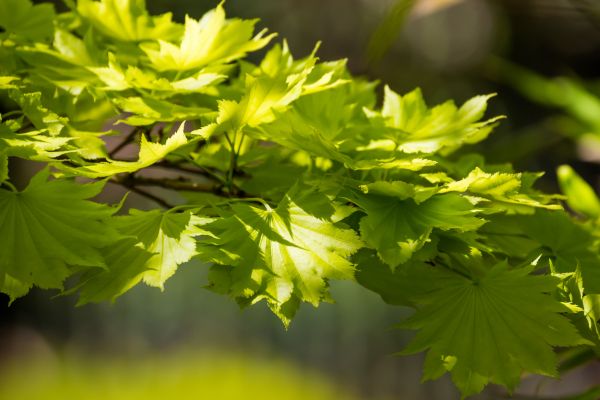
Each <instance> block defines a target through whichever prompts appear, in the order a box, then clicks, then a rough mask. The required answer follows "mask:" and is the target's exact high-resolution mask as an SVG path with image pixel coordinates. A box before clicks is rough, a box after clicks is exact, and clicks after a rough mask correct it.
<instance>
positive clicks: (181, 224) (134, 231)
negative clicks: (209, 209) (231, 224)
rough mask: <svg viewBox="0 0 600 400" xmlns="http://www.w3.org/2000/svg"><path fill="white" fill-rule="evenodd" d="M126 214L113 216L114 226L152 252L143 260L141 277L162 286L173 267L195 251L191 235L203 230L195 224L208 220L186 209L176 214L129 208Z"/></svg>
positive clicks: (149, 282)
mask: <svg viewBox="0 0 600 400" xmlns="http://www.w3.org/2000/svg"><path fill="white" fill-rule="evenodd" d="M129 214H130V215H128V216H124V217H117V221H116V222H115V223H116V226H118V227H119V230H120V231H121V232H122V233H123V234H125V235H131V236H134V237H136V238H137V239H138V240H139V242H140V243H141V244H142V247H143V248H144V249H145V250H147V251H148V252H150V253H152V254H153V255H152V257H151V258H150V259H148V261H147V262H146V267H147V271H146V272H145V273H144V275H143V280H144V282H146V283H147V284H148V285H150V286H156V287H159V288H161V289H162V288H163V287H164V283H165V281H166V280H167V279H168V278H170V277H171V276H172V275H173V274H174V273H175V271H176V270H177V267H178V266H179V265H181V264H183V263H185V262H187V261H189V260H190V259H191V258H192V257H193V256H195V255H196V254H197V252H196V240H195V239H194V237H195V236H198V235H202V234H204V233H205V232H204V231H203V230H202V229H201V228H200V227H199V225H200V224H206V223H208V222H210V219H207V218H201V217H198V216H195V215H192V214H191V213H190V212H184V213H179V214H176V213H164V212H161V211H160V210H152V211H139V210H130V211H129Z"/></svg>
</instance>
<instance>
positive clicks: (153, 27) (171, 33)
mask: <svg viewBox="0 0 600 400" xmlns="http://www.w3.org/2000/svg"><path fill="white" fill-rule="evenodd" d="M77 12H78V13H79V15H81V16H82V17H83V19H84V20H85V21H87V22H88V23H90V24H91V25H92V26H93V27H94V28H96V29H98V31H100V32H101V33H102V34H104V35H106V36H108V37H111V38H113V39H117V40H121V41H124V42H138V41H143V40H152V39H162V40H170V39H172V38H175V37H177V36H178V35H179V34H180V32H181V26H180V25H179V24H176V23H174V22H172V21H171V13H166V14H162V15H159V16H156V17H154V16H150V15H149V14H148V11H146V2H145V0H100V1H94V0H79V1H78V2H77Z"/></svg>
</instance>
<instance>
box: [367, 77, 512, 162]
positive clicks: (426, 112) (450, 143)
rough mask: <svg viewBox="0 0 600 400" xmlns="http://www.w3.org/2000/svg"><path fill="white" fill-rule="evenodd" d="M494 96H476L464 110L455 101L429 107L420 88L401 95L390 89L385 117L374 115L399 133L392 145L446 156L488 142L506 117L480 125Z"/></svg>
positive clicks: (385, 106) (399, 148)
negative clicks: (469, 146) (488, 101)
mask: <svg viewBox="0 0 600 400" xmlns="http://www.w3.org/2000/svg"><path fill="white" fill-rule="evenodd" d="M490 97H492V95H488V96H477V97H474V98H472V99H470V100H469V101H467V102H466V103H464V104H463V105H462V106H461V107H460V108H457V107H456V106H455V105H454V103H453V102H452V101H447V102H445V103H443V104H441V105H438V106H435V107H433V108H428V107H427V105H426V104H425V101H424V100H423V95H422V94H421V91H420V90H419V89H415V90H414V91H412V92H410V93H408V94H406V95H404V96H400V95H398V94H397V93H395V92H394V91H393V90H391V89H390V88H389V87H387V86H386V87H385V96H384V102H383V108H382V110H381V114H380V116H379V115H377V114H374V119H375V120H376V119H377V118H380V117H381V118H383V120H384V125H385V126H388V127H391V128H395V129H398V130H399V134H398V136H397V137H396V138H394V139H390V140H389V144H388V145H389V146H391V147H393V148H396V149H397V150H400V151H403V152H407V153H440V154H442V155H446V154H448V153H451V152H452V151H454V150H456V149H458V148H459V147H461V146H462V145H463V144H470V143H477V142H479V141H481V140H483V139H485V138H486V137H487V136H488V135H489V133H490V132H491V131H492V129H493V128H494V127H495V126H496V121H497V120H498V119H500V118H502V117H496V118H492V119H490V120H487V121H483V122H477V121H478V120H479V119H481V117H482V116H483V114H484V112H485V110H486V107H487V100H488V99H489V98H490Z"/></svg>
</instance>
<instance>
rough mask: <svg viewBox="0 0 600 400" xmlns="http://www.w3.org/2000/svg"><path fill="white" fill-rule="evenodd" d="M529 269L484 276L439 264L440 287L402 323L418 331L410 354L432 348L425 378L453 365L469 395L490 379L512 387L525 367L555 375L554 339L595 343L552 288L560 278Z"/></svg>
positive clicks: (501, 267) (503, 268) (499, 268)
mask: <svg viewBox="0 0 600 400" xmlns="http://www.w3.org/2000/svg"><path fill="white" fill-rule="evenodd" d="M530 272H531V269H530V268H520V269H513V270H511V269H509V268H508V265H507V264H506V263H499V264H497V265H496V266H495V267H493V268H492V269H490V270H488V271H487V272H486V273H485V275H484V276H482V277H480V278H477V279H468V278H465V277H463V276H461V275H458V274H456V273H453V272H451V271H448V270H442V271H440V274H441V277H440V278H438V279H437V280H436V281H434V282H433V284H434V285H435V287H436V290H435V291H433V292H429V293H427V295H426V296H423V297H422V299H421V303H422V304H423V305H422V307H421V308H419V309H418V310H417V312H416V313H415V314H414V315H413V316H412V317H410V318H409V319H408V320H406V321H404V322H403V323H402V324H401V327H403V328H409V329H417V330H418V332H417V334H416V335H415V337H414V338H413V340H412V341H411V342H410V343H409V345H408V346H407V347H406V348H405V349H404V350H403V353H405V354H407V353H408V354H409V353H415V352H420V351H424V350H428V353H427V358H426V361H425V373H424V376H423V379H435V378H437V377H439V376H440V375H442V374H443V373H445V372H446V371H449V372H450V373H451V375H452V379H453V381H454V383H455V384H456V385H457V386H458V388H459V389H460V390H461V392H462V394H463V396H468V395H471V394H475V393H478V392H480V391H481V390H482V389H483V387H484V386H485V385H486V384H488V383H490V382H492V383H497V384H501V385H504V386H506V387H508V388H509V389H513V388H514V387H515V386H516V384H517V383H518V381H519V376H520V374H521V372H522V371H528V372H533V373H537V374H543V375H549V376H556V374H557V372H556V355H555V354H554V351H553V349H552V346H576V345H581V344H589V343H588V342H587V341H586V340H584V339H583V338H581V337H580V335H579V334H578V333H577V331H576V330H575V328H574V327H573V325H571V323H570V322H569V321H568V320H567V319H566V318H565V317H564V316H562V315H560V313H561V312H565V311H567V309H566V308H565V307H564V306H563V305H562V304H561V303H559V302H558V301H557V300H555V299H554V298H552V296H550V295H549V294H548V292H551V291H553V290H554V289H555V288H556V284H557V282H558V280H557V279H556V278H553V277H551V276H539V275H530Z"/></svg>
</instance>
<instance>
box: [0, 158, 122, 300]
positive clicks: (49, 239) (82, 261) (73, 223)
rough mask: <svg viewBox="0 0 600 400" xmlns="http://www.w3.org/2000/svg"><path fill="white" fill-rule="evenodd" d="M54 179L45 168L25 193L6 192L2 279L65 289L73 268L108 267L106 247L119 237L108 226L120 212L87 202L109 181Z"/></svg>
mask: <svg viewBox="0 0 600 400" xmlns="http://www.w3.org/2000/svg"><path fill="white" fill-rule="evenodd" d="M48 176H49V172H48V170H47V169H46V170H42V171H41V172H39V173H38V174H37V175H36V176H35V177H34V178H33V179H32V180H31V182H30V183H29V186H27V188H26V189H25V190H23V191H22V192H9V191H6V190H1V189H0V237H2V243H0V276H1V277H4V275H8V276H9V277H10V278H12V279H15V280H17V281H18V282H20V283H21V284H22V285H24V286H27V287H31V286H32V285H35V286H39V287H42V288H61V287H62V283H63V281H64V279H65V278H66V277H68V276H69V275H71V273H72V268H71V266H84V267H85V266H87V267H98V266H100V267H101V266H103V265H104V258H103V257H102V253H101V250H100V249H101V248H102V247H105V246H107V245H109V244H111V243H113V242H114V241H115V240H116V239H117V238H118V234H117V232H116V231H115V230H114V229H111V228H110V227H109V226H108V225H107V224H106V220H107V219H108V218H109V217H110V216H111V215H112V214H113V213H114V212H115V209H114V208H112V207H108V206H106V205H103V204H98V203H94V202H91V201H88V200H86V199H89V198H90V197H93V196H95V195H97V194H98V193H99V192H100V190H101V189H102V187H103V185H104V183H103V182H97V183H93V184H86V185H81V184H77V183H75V182H73V181H70V180H64V179H57V180H50V181H49V180H48ZM5 282H6V280H5ZM7 294H8V295H10V296H13V297H14V296H16V295H19V294H22V291H20V292H17V293H15V292H13V293H10V292H9V293H7Z"/></svg>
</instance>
